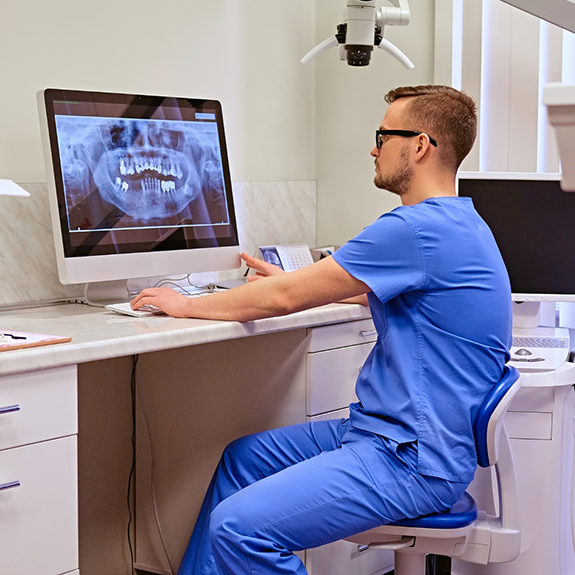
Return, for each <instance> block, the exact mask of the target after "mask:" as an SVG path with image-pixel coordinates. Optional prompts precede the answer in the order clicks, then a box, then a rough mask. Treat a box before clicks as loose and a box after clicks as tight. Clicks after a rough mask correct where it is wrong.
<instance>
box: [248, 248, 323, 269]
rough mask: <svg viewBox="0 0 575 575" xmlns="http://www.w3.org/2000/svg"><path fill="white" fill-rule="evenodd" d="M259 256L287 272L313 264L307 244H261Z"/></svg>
mask: <svg viewBox="0 0 575 575" xmlns="http://www.w3.org/2000/svg"><path fill="white" fill-rule="evenodd" d="M257 257H259V258H260V259H262V260H264V261H266V262H268V263H269V264H273V265H275V266H278V267H280V268H281V269H282V270H284V271H286V272H293V271H295V270H299V269H300V268H303V267H306V266H309V265H311V264H313V258H312V255H311V252H310V250H309V247H308V246H307V245H306V244H291V245H285V246H260V247H259V248H258V254H257Z"/></svg>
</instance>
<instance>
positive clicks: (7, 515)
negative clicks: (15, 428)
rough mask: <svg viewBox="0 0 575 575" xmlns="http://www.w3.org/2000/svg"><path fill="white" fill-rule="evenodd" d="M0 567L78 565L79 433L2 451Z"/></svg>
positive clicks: (41, 572)
mask: <svg viewBox="0 0 575 575" xmlns="http://www.w3.org/2000/svg"><path fill="white" fill-rule="evenodd" d="M16 481H18V482H19V483H20V485H19V486H16V487H13V488H10V489H4V490H0V565H1V570H2V573H5V574H6V575H8V574H9V575H32V574H33V575H56V574H57V573H66V572H68V571H72V570H73V569H78V504H77V491H78V488H77V441H76V437H67V438H64V439H56V440H53V441H47V442H44V443H37V444H35V445H30V446H27V447H19V448H16V449H9V450H7V451H3V452H2V453H0V485H5V484H7V483H11V482H16Z"/></svg>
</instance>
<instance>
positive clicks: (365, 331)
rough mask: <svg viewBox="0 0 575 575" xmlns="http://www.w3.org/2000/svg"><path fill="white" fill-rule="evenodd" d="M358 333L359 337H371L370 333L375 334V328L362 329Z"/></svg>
mask: <svg viewBox="0 0 575 575" xmlns="http://www.w3.org/2000/svg"><path fill="white" fill-rule="evenodd" d="M359 335H361V337H371V336H372V335H377V330H376V329H362V330H361V331H360V332H359Z"/></svg>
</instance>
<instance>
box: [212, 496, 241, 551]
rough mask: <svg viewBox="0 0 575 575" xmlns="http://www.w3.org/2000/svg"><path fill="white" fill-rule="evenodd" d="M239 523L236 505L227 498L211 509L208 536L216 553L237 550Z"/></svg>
mask: <svg viewBox="0 0 575 575" xmlns="http://www.w3.org/2000/svg"><path fill="white" fill-rule="evenodd" d="M240 523H241V520H240V517H239V516H238V513H237V506H234V504H233V503H231V504H230V502H229V499H226V500H224V501H222V502H221V503H220V504H219V505H218V506H217V507H216V508H215V509H214V510H213V511H212V513H211V515H210V535H209V537H210V542H211V544H212V548H213V550H214V553H215V554H216V555H219V556H223V555H229V554H233V553H234V552H239V547H240V541H241V539H242V535H241V531H242V529H241V525H240ZM234 550H235V551H234Z"/></svg>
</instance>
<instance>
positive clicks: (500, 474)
mask: <svg viewBox="0 0 575 575" xmlns="http://www.w3.org/2000/svg"><path fill="white" fill-rule="evenodd" d="M520 387H521V381H520V379H519V372H518V371H517V369H515V368H514V367H511V366H506V367H505V371H504V372H503V376H502V377H501V379H500V380H499V382H498V383H497V384H496V385H495V386H494V387H493V389H492V390H491V391H490V392H489V395H488V396H487V398H486V399H485V401H484V402H483V405H482V406H481V408H480V409H479V412H478V414H477V418H476V420H475V424H474V428H473V431H474V434H475V445H476V448H477V461H478V464H479V465H480V466H481V467H491V468H492V481H493V482H494V494H493V495H494V500H495V507H496V509H498V514H497V515H488V514H487V513H486V512H485V511H478V509H477V505H476V503H475V501H474V499H473V497H471V495H469V494H468V493H464V494H463V495H462V497H461V498H460V499H459V501H457V503H455V504H454V505H453V507H452V508H451V509H450V510H449V511H447V512H445V513H436V514H432V515H425V516H423V517H418V518H415V519H405V520H401V521H397V522H396V523H390V524H387V525H382V526H380V527H376V528H374V529H370V530H369V531H364V532H363V533H359V534H357V535H354V536H352V537H347V538H346V540H347V541H352V542H354V543H357V544H358V545H359V549H360V551H364V550H366V549H367V548H378V549H393V550H394V557H395V571H394V572H395V575H425V573H426V555H427V554H434V555H444V556H447V557H457V558H458V559H461V560H463V561H470V562H472V563H479V564H483V565H486V564H487V563H501V562H506V561H512V560H513V559H515V558H517V556H518V555H519V551H520V547H521V532H520V529H519V504H518V493H517V482H516V478H515V467H514V464H513V456H512V453H511V447H510V443H509V438H508V437H507V433H506V431H505V425H504V416H505V413H506V412H507V409H508V407H509V404H510V403H511V400H512V399H513V397H514V396H515V394H516V393H517V391H519V388H520Z"/></svg>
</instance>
